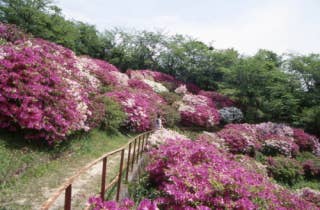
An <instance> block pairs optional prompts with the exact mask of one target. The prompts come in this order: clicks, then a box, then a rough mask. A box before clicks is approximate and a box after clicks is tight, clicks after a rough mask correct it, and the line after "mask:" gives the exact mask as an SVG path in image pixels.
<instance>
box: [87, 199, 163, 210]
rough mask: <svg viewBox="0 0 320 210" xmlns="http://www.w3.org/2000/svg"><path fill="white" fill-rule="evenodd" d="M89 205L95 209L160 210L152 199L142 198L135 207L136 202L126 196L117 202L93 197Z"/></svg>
mask: <svg viewBox="0 0 320 210" xmlns="http://www.w3.org/2000/svg"><path fill="white" fill-rule="evenodd" d="M88 205H89V206H90V207H91V208H92V209H93V210H103V209H107V210H131V209H136V210H158V208H157V205H156V203H155V202H153V201H150V200H148V199H144V200H142V201H141V202H140V203H139V204H138V205H137V208H134V207H135V203H134V202H133V201H132V200H130V199H128V198H125V199H123V200H122V201H121V202H119V203H117V202H115V201H103V200H102V199H101V198H100V197H91V198H89V201H88Z"/></svg>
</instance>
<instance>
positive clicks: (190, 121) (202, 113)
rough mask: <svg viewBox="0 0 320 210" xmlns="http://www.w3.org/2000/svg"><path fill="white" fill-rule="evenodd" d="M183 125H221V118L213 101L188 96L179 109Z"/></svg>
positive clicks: (198, 96) (201, 97)
mask: <svg viewBox="0 0 320 210" xmlns="http://www.w3.org/2000/svg"><path fill="white" fill-rule="evenodd" d="M178 110H179V112H180V115H181V120H182V123H183V124H185V125H196V126H201V127H207V128H209V127H212V126H214V125H216V124H219V121H220V116H219V113H218V111H217V110H216V108H215V106H214V104H213V103H212V101H211V100H210V99H209V98H208V97H205V96H200V95H192V94H186V95H185V96H184V97H183V98H182V102H181V103H180V104H179V108H178Z"/></svg>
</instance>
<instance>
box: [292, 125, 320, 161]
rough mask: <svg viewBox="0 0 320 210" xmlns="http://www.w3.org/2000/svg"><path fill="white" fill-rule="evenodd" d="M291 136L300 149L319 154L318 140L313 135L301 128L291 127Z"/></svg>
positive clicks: (319, 145) (319, 143)
mask: <svg viewBox="0 0 320 210" xmlns="http://www.w3.org/2000/svg"><path fill="white" fill-rule="evenodd" d="M293 137H294V139H295V142H296V144H298V145H299V147H300V149H301V150H303V151H311V152H313V154H315V155H316V156H320V142H319V139H317V138H316V137H315V136H312V135H310V134H307V133H305V132H304V131H303V130H302V129H293Z"/></svg>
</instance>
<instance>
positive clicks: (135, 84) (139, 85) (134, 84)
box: [128, 79, 153, 91]
mask: <svg viewBox="0 0 320 210" xmlns="http://www.w3.org/2000/svg"><path fill="white" fill-rule="evenodd" d="M128 85H129V87H131V88H133V89H141V90H147V91H153V89H152V88H151V87H150V86H149V85H148V84H146V83H145V82H143V81H142V80H138V79H129V80H128Z"/></svg>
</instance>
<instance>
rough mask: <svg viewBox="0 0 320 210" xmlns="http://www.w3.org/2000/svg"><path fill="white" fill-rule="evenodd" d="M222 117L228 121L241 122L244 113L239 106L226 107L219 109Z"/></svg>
mask: <svg viewBox="0 0 320 210" xmlns="http://www.w3.org/2000/svg"><path fill="white" fill-rule="evenodd" d="M219 114H220V117H221V119H222V120H223V121H224V122H226V123H231V122H240V121H241V120H242V119H243V114H242V111H241V110H240V109H238V108H237V107H225V108H222V109H219Z"/></svg>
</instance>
